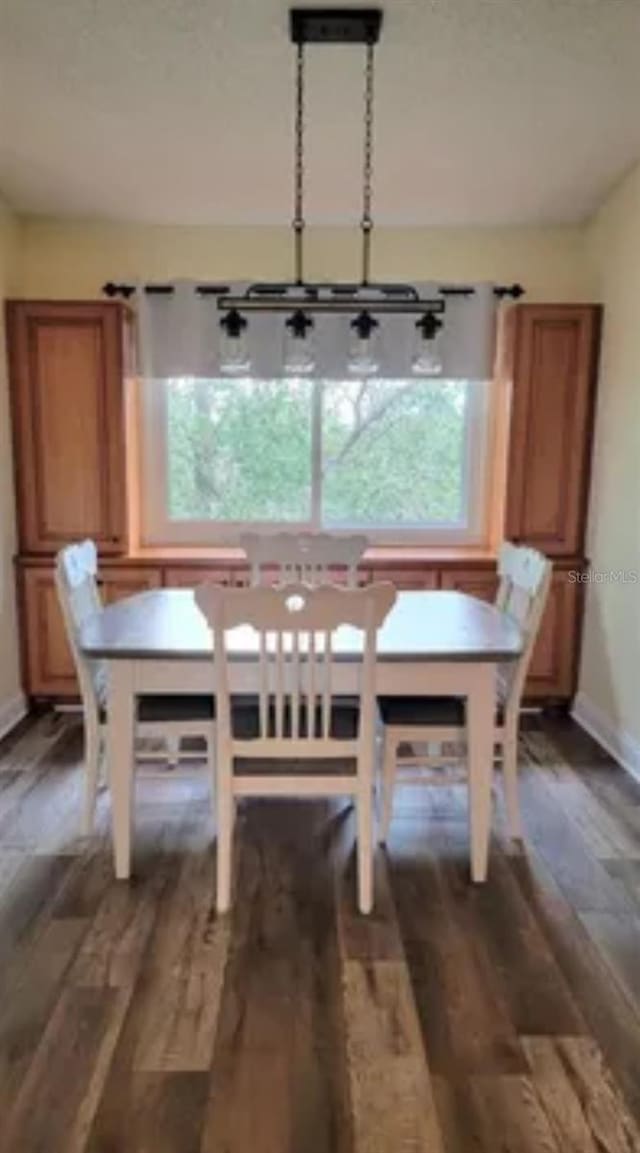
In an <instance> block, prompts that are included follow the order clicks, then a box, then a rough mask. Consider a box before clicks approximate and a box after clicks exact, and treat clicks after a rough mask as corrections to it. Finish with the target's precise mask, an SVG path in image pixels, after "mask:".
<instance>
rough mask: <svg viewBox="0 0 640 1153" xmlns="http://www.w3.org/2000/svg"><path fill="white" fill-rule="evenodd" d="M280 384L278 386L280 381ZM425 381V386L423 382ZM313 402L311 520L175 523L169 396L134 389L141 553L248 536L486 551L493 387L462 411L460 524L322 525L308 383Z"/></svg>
mask: <svg viewBox="0 0 640 1153" xmlns="http://www.w3.org/2000/svg"><path fill="white" fill-rule="evenodd" d="M284 379H285V378H283V380H284ZM425 379H426V378H425ZM310 383H311V384H312V396H311V409H312V411H311V500H310V505H311V509H310V511H311V515H310V518H309V519H308V520H302V521H293V520H284V521H275V520H270V521H261V520H253V521H230V520H225V521H216V520H213V519H207V520H203V519H194V520H177V519H174V518H171V517H169V516H168V515H167V513H168V469H167V408H168V406H167V389H166V387H165V381H164V380H157V381H156V380H148V379H147V380H139V381H138V390H139V391H138V404H137V423H138V430H137V431H138V445H139V457H140V459H139V477H138V480H139V483H138V485H137V489H138V494H139V507H138V509H137V510H136V516H137V521H138V525H139V534H140V543H141V545H142V546H143V547H150V548H161V547H189V546H191V547H200V548H206V547H220V548H222V547H225V546H226V547H228V546H230V545H233V544H234V543H235V542H236V541H237V538H238V537H239V535H240V534H241V533H242V532H245V531H247V530H252V531H260V532H265V533H269V532H273V533H276V532H321V531H322V532H331V533H335V534H337V535H340V534H343V535H348V534H350V533H353V532H363V533H365V534H366V536H367V537H368V539H369V540H370V542H371V544H372V545H373V546H376V545H379V546H381V547H385V546H398V547H402V546H403V545H405V546H412V545H413V546H416V545H423V546H431V547H440V548H443V547H447V546H452V547H453V546H469V547H481V546H483V545H486V543H487V541H488V538H489V520H490V515H489V514H490V492H489V488H490V479H491V467H490V461H489V454H490V451H491V447H492V427H493V423H494V419H495V391H496V390H495V385H494V382H492V381H486V382H481V383H480V385H479V387H478V388H477V389H475V388H474V383H473V382H469V383H470V403H467V404H466V405H465V454H464V461H463V478H462V481H463V493H464V496H465V501H464V505H465V507H466V509H467V512H468V518H467V521H466V522H465V523H464V524H461V523H451V524H448V525H446V524H438V525H433V526H425V525H415V526H405V527H399V526H398V527H394V526H390V525H382V526H379V527H376V526H373V525H371V524H370V523H364V524H363V523H361V522H358V521H356V520H354V521H349V522H348V523H341V522H338V523H336V522H332V521H323V520H322V518H321V503H322V490H321V482H320V478H321V470H322V388H323V386H324V382H323V381H322V380H320V379H318V380H314V381H311V382H310Z"/></svg>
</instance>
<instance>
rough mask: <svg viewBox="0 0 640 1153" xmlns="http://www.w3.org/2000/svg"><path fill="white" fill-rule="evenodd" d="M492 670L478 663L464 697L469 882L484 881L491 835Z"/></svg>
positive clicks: (493, 673)
mask: <svg viewBox="0 0 640 1153" xmlns="http://www.w3.org/2000/svg"><path fill="white" fill-rule="evenodd" d="M495 707H496V675H495V667H494V666H493V665H490V664H484V663H482V664H481V663H478V664H477V665H476V666H475V668H474V670H473V678H472V681H471V684H470V686H469V695H468V698H467V749H468V754H467V755H468V762H469V825H470V829H469V831H470V840H471V880H472V881H475V882H479V883H481V882H483V881H486V879H487V864H488V859H489V838H490V835H491V783H492V779H493V742H494V732H495Z"/></svg>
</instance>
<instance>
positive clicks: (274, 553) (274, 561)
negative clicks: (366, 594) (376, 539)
mask: <svg viewBox="0 0 640 1153" xmlns="http://www.w3.org/2000/svg"><path fill="white" fill-rule="evenodd" d="M240 545H241V546H242V548H243V549H244V551H245V552H246V554H247V557H248V560H249V564H250V566H251V584H252V585H260V584H265V583H267V582H266V581H265V576H266V573H265V569H274V568H275V569H276V572H277V574H278V581H279V582H280V583H281V584H289V583H291V582H292V581H293V582H296V581H299V582H300V583H302V584H308V585H319V584H339V583H345V584H347V585H348V586H349V587H350V588H354V587H355V585H356V584H357V583H358V582H357V577H358V562H359V561H360V560H361V559H362V555H363V553H364V550H365V549H366V547H367V538H366V537H365V536H334V535H333V534H331V533H322V532H320V533H293V532H280V533H245V534H244V535H243V536H241V537H240ZM341 577H342V579H340V578H341Z"/></svg>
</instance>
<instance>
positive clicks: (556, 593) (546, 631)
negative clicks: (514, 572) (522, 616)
mask: <svg viewBox="0 0 640 1153" xmlns="http://www.w3.org/2000/svg"><path fill="white" fill-rule="evenodd" d="M581 616H582V586H581V585H580V583H579V582H578V581H576V579H575V575H574V576H573V578H572V575H571V571H570V570H556V571H555V572H554V574H553V577H552V580H551V588H550V589H549V599H548V601H547V607H546V609H545V613H544V616H543V618H542V623H541V625H540V632H539V634H538V639H537V641H536V645H535V648H534V650H533V653H532V656H531V664H530V665H529V676H528V677H527V683H526V686H525V692H524V695H525V699H528V700H535V699H538V698H541V697H544V698H547V699H557V700H569V699H570V698H571V697H572V696H573V694H574V693H575V690H576V676H577V664H578V650H579V638H580V621H581Z"/></svg>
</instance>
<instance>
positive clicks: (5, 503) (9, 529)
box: [0, 202, 20, 732]
mask: <svg viewBox="0 0 640 1153" xmlns="http://www.w3.org/2000/svg"><path fill="white" fill-rule="evenodd" d="M18 241H19V229H18V224H17V222H16V221H15V220H14V219H13V217H12V216H11V214H10V213H9V212H8V210H7V209H6V208H5V207H4V205H3V204H2V202H0V310H1V311H0V732H1V731H2V729H3V728H4V727H5V724H7V723H8V722H9V720H10V719H11V716H12V715H13V708H14V705H15V701H16V697H17V696H18V695H19V693H20V669H19V661H18V633H17V621H16V604H15V592H14V579H13V554H14V552H15V514H14V499H13V475H12V458H11V434H10V424H9V393H8V387H7V369H6V355H5V334H4V299H5V298H6V297H7V296H9V295H10V294H11V293H12V292H14V291H15V289H16V281H15V278H16V274H17V271H18V267H17V266H18Z"/></svg>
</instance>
